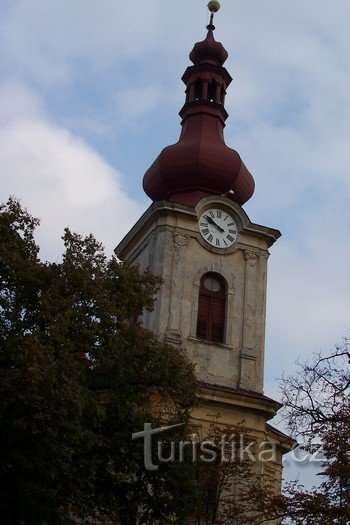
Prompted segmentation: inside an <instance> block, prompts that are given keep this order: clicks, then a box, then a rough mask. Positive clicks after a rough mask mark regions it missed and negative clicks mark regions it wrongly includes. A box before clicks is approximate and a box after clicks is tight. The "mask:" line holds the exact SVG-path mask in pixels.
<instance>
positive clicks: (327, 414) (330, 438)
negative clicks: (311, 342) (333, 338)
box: [280, 340, 350, 525]
mask: <svg viewBox="0 0 350 525" xmlns="http://www.w3.org/2000/svg"><path fill="white" fill-rule="evenodd" d="M282 388H283V402H284V405H285V409H286V411H287V417H288V422H289V427H290V429H291V430H292V432H293V433H294V435H295V436H297V437H299V438H302V439H303V440H304V441H305V445H304V449H305V450H306V451H307V452H309V453H314V452H315V449H316V448H318V447H319V446H320V445H322V447H323V461H322V463H321V469H320V472H319V475H320V476H321V478H322V482H321V483H320V485H319V486H318V487H315V488H313V489H312V490H309V491H307V490H305V488H304V487H303V486H302V485H300V484H298V483H293V484H291V485H289V487H288V488H287V490H286V493H285V494H284V497H283V498H282V499H281V500H280V510H281V514H282V515H284V516H285V519H286V520H287V521H286V523H294V524H297V525H314V524H323V525H328V524H339V525H345V524H348V523H350V398H349V394H350V349H349V346H348V341H347V340H344V343H343V344H342V345H340V346H337V347H336V349H335V350H334V351H333V352H331V353H329V354H328V355H322V354H321V353H318V354H315V355H314V357H313V358H312V359H311V360H310V361H308V362H306V363H302V364H300V363H299V371H298V374H297V375H296V376H289V377H286V378H284V380H283V383H282Z"/></svg>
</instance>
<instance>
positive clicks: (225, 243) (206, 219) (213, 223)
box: [199, 208, 238, 250]
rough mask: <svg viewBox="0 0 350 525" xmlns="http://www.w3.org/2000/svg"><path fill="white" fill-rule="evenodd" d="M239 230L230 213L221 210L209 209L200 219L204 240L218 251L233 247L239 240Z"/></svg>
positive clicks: (200, 229)
mask: <svg viewBox="0 0 350 525" xmlns="http://www.w3.org/2000/svg"><path fill="white" fill-rule="evenodd" d="M237 230H238V228H237V224H236V223H235V221H234V219H233V217H232V216H231V215H230V213H229V212H225V211H223V210H221V209H220V208H212V209H208V208H207V209H206V210H205V211H204V212H203V213H202V215H201V217H200V219H199V231H200V234H201V236H202V238H203V239H205V241H206V242H207V243H208V244H210V245H211V246H213V247H215V248H217V249H218V250H219V249H224V248H230V247H231V246H232V245H233V243H234V242H235V241H236V239H237V233H238V231H237Z"/></svg>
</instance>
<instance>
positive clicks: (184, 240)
mask: <svg viewBox="0 0 350 525" xmlns="http://www.w3.org/2000/svg"><path fill="white" fill-rule="evenodd" d="M189 238H190V236H189V235H186V234H184V233H178V232H175V233H174V235H173V239H174V244H175V247H176V246H179V247H181V248H182V247H184V246H187V244H188V241H189Z"/></svg>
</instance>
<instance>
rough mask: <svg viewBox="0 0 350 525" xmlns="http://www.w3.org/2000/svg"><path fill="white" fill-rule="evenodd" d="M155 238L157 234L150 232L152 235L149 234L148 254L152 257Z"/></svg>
mask: <svg viewBox="0 0 350 525" xmlns="http://www.w3.org/2000/svg"><path fill="white" fill-rule="evenodd" d="M156 240H157V234H156V233H155V232H154V233H152V236H151V238H150V241H149V256H150V257H152V255H153V252H154V247H155V244H156Z"/></svg>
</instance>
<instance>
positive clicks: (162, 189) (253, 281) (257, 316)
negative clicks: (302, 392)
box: [115, 2, 292, 482]
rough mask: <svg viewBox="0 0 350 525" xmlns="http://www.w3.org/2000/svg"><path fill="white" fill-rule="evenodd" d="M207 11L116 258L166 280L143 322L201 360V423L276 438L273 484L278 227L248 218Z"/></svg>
mask: <svg viewBox="0 0 350 525" xmlns="http://www.w3.org/2000/svg"><path fill="white" fill-rule="evenodd" d="M209 9H210V10H211V11H212V15H211V20H210V24H209V25H208V26H207V31H208V32H207V36H206V38H205V39H204V40H203V41H202V42H199V43H197V44H195V46H194V48H193V50H192V51H191V53H190V60H191V62H192V64H193V65H191V66H190V67H188V68H187V69H186V71H185V73H184V75H183V77H182V80H183V82H184V84H185V86H186V90H185V93H186V99H185V104H184V106H183V108H182V109H181V111H180V117H181V118H182V122H181V126H182V131H181V135H180V139H179V141H178V142H177V143H176V144H174V145H171V146H168V147H166V148H165V149H163V151H162V152H161V153H160V155H159V156H158V158H157V159H156V160H155V161H154V163H153V164H152V166H151V167H150V168H149V169H148V170H147V172H146V174H145V176H144V179H143V188H144V191H145V192H146V193H147V195H148V196H149V197H150V198H151V199H152V201H153V204H152V205H151V206H150V207H149V209H148V210H147V211H146V212H145V213H144V215H143V216H142V217H141V218H140V219H139V221H138V222H137V223H136V224H135V225H134V227H133V228H132V229H131V231H130V232H129V233H128V234H127V235H126V237H125V238H124V239H123V240H122V241H121V243H120V244H119V245H118V246H117V248H116V250H115V253H116V255H117V256H118V257H119V258H120V259H121V260H126V261H129V262H130V263H132V264H139V266H140V269H141V270H146V269H149V270H150V271H151V272H152V273H154V274H156V275H160V276H161V277H162V279H163V285H162V287H161V290H160V292H159V295H158V297H157V301H156V306H155V310H154V311H153V312H151V313H147V314H145V316H144V319H143V322H144V325H145V327H147V328H149V329H150V330H152V331H153V332H154V333H156V334H157V335H158V337H159V338H161V339H162V340H165V341H168V342H169V343H171V344H173V345H182V346H183V347H184V348H185V349H186V350H187V352H188V355H189V357H190V359H191V360H192V361H193V363H194V364H195V370H196V374H197V377H198V380H199V383H200V387H201V388H200V406H199V408H198V409H197V411H196V412H195V414H194V415H193V418H194V419H195V420H196V421H197V422H199V423H200V425H201V426H202V428H206V427H207V426H208V425H209V424H210V423H212V421H213V420H212V416H211V414H220V424H222V425H234V424H235V423H238V422H241V421H243V420H244V421H245V425H246V427H247V429H248V430H249V433H250V434H251V436H252V437H254V438H255V439H258V440H261V441H265V442H266V441H270V442H273V443H274V444H275V445H276V447H277V450H278V455H277V458H276V461H275V462H273V463H270V464H269V465H267V466H265V469H268V470H269V472H268V475H269V476H272V477H273V478H274V479H276V481H277V482H278V480H279V479H280V476H281V464H282V454H283V453H285V452H286V451H288V450H289V449H290V446H291V443H292V441H291V440H290V439H289V438H288V437H287V436H285V435H284V434H282V433H280V432H279V431H277V430H275V429H274V428H273V427H271V426H270V425H268V423H267V421H268V420H269V419H271V418H272V417H273V416H274V415H275V414H276V412H277V410H278V409H279V408H280V405H279V403H277V402H276V401H274V400H272V399H270V398H268V397H266V396H265V395H264V392H263V385H264V353H265V347H264V340H265V312H266V279H267V262H268V258H269V248H270V247H271V246H272V245H273V244H274V243H275V241H277V239H278V238H279V237H280V235H281V234H280V232H279V231H278V230H276V229H274V228H270V227H266V226H260V225H258V224H254V223H253V222H251V221H250V219H249V217H248V216H247V214H246V213H245V211H244V210H243V208H242V206H243V205H244V203H245V202H246V201H247V200H248V199H250V198H251V196H252V195H253V193H254V186H255V185H254V179H253V177H252V175H251V174H250V172H249V171H248V169H247V168H246V166H245V165H244V163H243V161H242V160H241V158H240V156H239V154H238V153H237V152H236V151H235V150H234V149H231V148H230V147H228V146H227V145H226V144H225V140H224V127H225V122H226V120H227V118H228V114H227V111H226V109H225V95H226V91H227V89H228V87H229V85H230V83H231V81H232V78H231V76H230V74H229V73H228V71H227V70H226V69H225V67H224V63H225V61H226V59H227V57H228V53H227V51H226V50H225V48H224V47H223V45H222V44H221V43H219V42H217V41H216V40H215V38H214V30H215V27H214V25H213V18H214V12H215V11H217V10H218V2H210V3H209Z"/></svg>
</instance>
